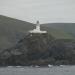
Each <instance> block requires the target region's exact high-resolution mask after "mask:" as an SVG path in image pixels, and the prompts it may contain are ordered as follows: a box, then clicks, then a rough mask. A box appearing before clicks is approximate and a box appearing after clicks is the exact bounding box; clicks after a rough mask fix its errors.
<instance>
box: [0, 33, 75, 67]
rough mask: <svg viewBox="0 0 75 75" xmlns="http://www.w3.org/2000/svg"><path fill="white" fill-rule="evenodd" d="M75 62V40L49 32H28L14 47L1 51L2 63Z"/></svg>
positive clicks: (71, 63) (0, 60) (6, 64)
mask: <svg viewBox="0 0 75 75" xmlns="http://www.w3.org/2000/svg"><path fill="white" fill-rule="evenodd" d="M48 64H54V65H60V64H66V65H68V64H69V65H73V64H75V40H71V39H55V38H53V37H52V36H51V35H49V34H27V35H26V36H25V37H24V38H23V39H21V40H20V41H19V42H18V43H17V44H16V45H15V46H14V47H12V48H10V49H6V50H3V51H1V52H0V65H2V66H8V65H13V66H16V65H21V66H23V65H41V66H45V65H48Z"/></svg>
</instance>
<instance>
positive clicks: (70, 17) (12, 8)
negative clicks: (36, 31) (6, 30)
mask: <svg viewBox="0 0 75 75" xmlns="http://www.w3.org/2000/svg"><path fill="white" fill-rule="evenodd" d="M0 15H6V16H9V17H13V18H17V19H20V20H24V21H28V22H32V23H35V22H36V20H39V21H40V22H41V23H51V22H74V23H75V0H0Z"/></svg>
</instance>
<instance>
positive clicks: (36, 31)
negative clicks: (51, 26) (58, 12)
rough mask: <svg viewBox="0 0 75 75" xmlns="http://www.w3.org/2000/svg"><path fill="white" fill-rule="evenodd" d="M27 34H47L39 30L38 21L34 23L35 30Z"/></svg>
mask: <svg viewBox="0 0 75 75" xmlns="http://www.w3.org/2000/svg"><path fill="white" fill-rule="evenodd" d="M29 33H39V34H43V33H47V31H42V30H41V29H40V23H39V21H37V22H36V28H35V29H33V30H30V31H29Z"/></svg>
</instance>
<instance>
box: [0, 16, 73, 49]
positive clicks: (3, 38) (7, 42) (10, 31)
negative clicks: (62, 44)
mask: <svg viewBox="0 0 75 75" xmlns="http://www.w3.org/2000/svg"><path fill="white" fill-rule="evenodd" d="M55 25H56V24H55ZM42 26H43V27H42V29H45V30H47V31H48V32H49V33H50V34H51V35H53V36H54V37H55V38H57V39H61V38H63V39H73V38H74V37H73V36H72V35H71V34H69V33H67V32H66V31H65V30H60V29H57V26H56V27H55V26H54V27H55V28H54V27H53V28H52V27H51V26H50V25H42ZM33 28H34V24H32V23H29V22H25V21H21V20H17V19H13V18H9V17H6V16H2V15H0V49H5V48H8V47H11V46H13V45H15V44H16V43H17V41H18V40H19V39H20V38H22V37H24V36H25V33H26V32H27V31H28V30H31V29H33ZM61 28H62V27H61Z"/></svg>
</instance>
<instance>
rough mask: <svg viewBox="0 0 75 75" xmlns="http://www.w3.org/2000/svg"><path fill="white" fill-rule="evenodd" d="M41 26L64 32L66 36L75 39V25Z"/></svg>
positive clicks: (56, 24)
mask: <svg viewBox="0 0 75 75" xmlns="http://www.w3.org/2000/svg"><path fill="white" fill-rule="evenodd" d="M42 25H43V26H46V27H49V28H53V29H56V30H60V31H64V32H66V33H67V34H69V35H71V36H73V37H75V23H47V24H42Z"/></svg>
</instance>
